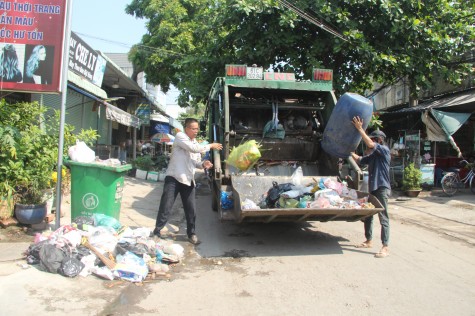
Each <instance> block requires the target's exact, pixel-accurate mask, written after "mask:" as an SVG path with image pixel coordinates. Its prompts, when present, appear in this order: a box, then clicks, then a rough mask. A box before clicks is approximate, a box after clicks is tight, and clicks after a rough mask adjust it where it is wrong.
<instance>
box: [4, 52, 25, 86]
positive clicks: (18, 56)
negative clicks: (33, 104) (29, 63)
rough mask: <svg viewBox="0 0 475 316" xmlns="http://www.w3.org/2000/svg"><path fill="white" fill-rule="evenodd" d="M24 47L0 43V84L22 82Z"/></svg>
mask: <svg viewBox="0 0 475 316" xmlns="http://www.w3.org/2000/svg"><path fill="white" fill-rule="evenodd" d="M24 60H25V45H23V44H13V43H0V82H1V83H2V84H3V83H4V82H23V64H24Z"/></svg>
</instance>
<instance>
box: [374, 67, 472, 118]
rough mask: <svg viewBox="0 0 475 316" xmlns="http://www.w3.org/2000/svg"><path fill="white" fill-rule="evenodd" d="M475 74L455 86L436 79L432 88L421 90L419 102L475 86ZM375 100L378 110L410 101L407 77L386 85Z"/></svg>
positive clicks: (376, 86)
mask: <svg viewBox="0 0 475 316" xmlns="http://www.w3.org/2000/svg"><path fill="white" fill-rule="evenodd" d="M474 79H475V75H474V76H473V77H470V78H468V79H467V80H465V81H464V82H463V83H462V84H461V85H458V86H453V85H450V84H448V83H446V82H444V81H443V80H442V79H439V80H436V83H435V84H434V86H433V87H431V88H430V89H427V90H424V91H421V93H420V94H419V103H420V102H421V101H422V100H426V99H430V98H432V97H434V96H438V95H443V94H447V93H451V92H457V91H463V90H466V89H469V88H473V87H475V83H474ZM379 87H381V84H375V88H374V90H377V89H378V88H379ZM373 102H374V105H375V109H376V111H382V110H387V109H389V108H391V107H394V106H398V105H403V104H408V103H409V85H408V81H407V79H403V80H401V81H399V82H397V83H396V84H394V85H391V86H388V87H385V88H384V89H382V90H381V91H379V92H378V93H377V94H376V95H375V96H374V97H373Z"/></svg>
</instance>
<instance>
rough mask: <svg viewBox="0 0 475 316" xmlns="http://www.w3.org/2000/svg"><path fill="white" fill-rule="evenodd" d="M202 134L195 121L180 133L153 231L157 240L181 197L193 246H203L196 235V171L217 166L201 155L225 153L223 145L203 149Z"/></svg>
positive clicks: (208, 146)
mask: <svg viewBox="0 0 475 316" xmlns="http://www.w3.org/2000/svg"><path fill="white" fill-rule="evenodd" d="M199 130H200V129H199V124H198V121H197V120H196V119H194V118H187V119H186V120H185V132H184V133H182V132H179V133H177V134H176V136H175V140H174V142H173V147H172V154H171V157H170V162H169V164H168V169H167V173H166V177H165V185H164V187H163V194H162V198H161V200H160V207H159V209H158V214H157V221H156V223H155V229H154V230H153V234H154V235H155V236H158V237H161V235H160V230H161V229H162V228H163V227H164V226H165V225H166V224H167V222H168V219H169V217H170V214H171V211H172V207H173V204H174V203H175V200H176V197H177V195H178V193H180V196H181V201H182V203H183V208H184V211H185V217H186V234H187V235H188V240H189V242H191V243H192V244H194V245H196V244H198V243H200V241H199V240H198V237H197V236H196V234H195V219H196V214H195V186H196V185H195V179H194V177H195V168H199V169H203V168H204V169H209V168H212V167H213V164H212V163H211V162H210V161H209V160H203V161H202V160H201V153H204V152H207V151H209V150H210V149H217V150H221V149H223V145H221V144H219V143H212V144H208V145H200V144H199V143H198V142H197V141H196V136H197V135H198V132H199Z"/></svg>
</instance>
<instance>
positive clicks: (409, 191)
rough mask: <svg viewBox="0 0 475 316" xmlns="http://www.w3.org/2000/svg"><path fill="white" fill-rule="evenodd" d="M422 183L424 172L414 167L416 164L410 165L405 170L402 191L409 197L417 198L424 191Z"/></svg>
mask: <svg viewBox="0 0 475 316" xmlns="http://www.w3.org/2000/svg"><path fill="white" fill-rule="evenodd" d="M421 182H422V172H421V171H420V170H419V169H417V168H416V167H415V166H414V163H410V164H409V165H408V166H407V167H405V168H404V174H403V179H402V189H403V190H404V191H405V192H406V195H407V196H410V197H417V196H418V195H419V193H420V192H421V191H422V187H421Z"/></svg>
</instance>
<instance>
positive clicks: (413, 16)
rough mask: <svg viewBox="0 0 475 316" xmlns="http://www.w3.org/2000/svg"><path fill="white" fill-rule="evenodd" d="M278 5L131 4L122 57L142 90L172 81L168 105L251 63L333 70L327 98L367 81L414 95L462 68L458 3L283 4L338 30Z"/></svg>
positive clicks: (468, 45)
mask: <svg viewBox="0 0 475 316" xmlns="http://www.w3.org/2000/svg"><path fill="white" fill-rule="evenodd" d="M283 3H284V1H282V0H154V1H151V0H133V1H132V2H131V4H130V5H128V6H127V8H126V12H127V13H129V14H132V15H135V16H136V17H138V18H146V19H148V20H149V22H148V24H147V28H148V33H147V34H145V35H144V36H143V38H142V42H141V43H140V44H139V45H137V46H136V47H134V48H133V49H132V50H131V52H130V58H131V60H132V61H133V62H134V63H135V64H136V65H137V66H138V67H140V69H143V70H144V71H145V72H146V73H147V80H148V81H149V82H150V83H155V84H160V85H161V86H162V87H164V91H165V92H166V90H167V89H168V87H169V86H170V84H174V85H175V86H176V87H177V88H178V89H179V90H180V91H181V94H180V97H179V99H178V103H179V104H180V105H181V106H187V105H189V104H190V102H191V104H194V103H197V102H203V101H205V100H206V99H207V97H208V91H209V89H210V87H211V86H212V84H213V82H214V79H215V78H216V77H217V76H222V75H224V65H225V64H248V65H250V64H258V65H260V66H263V67H264V68H265V69H267V68H272V69H276V70H282V71H287V72H290V71H293V72H294V73H295V74H296V76H297V77H298V78H302V79H304V78H310V74H311V71H312V68H314V67H317V68H330V69H333V71H334V83H335V89H336V91H337V94H341V93H343V92H345V91H354V92H360V93H362V92H363V91H364V90H367V89H372V83H373V82H374V81H378V82H381V83H388V84H390V83H393V82H396V81H397V80H399V79H401V78H408V79H409V81H410V92H411V95H412V96H416V95H417V92H418V91H419V89H421V88H427V87H429V86H430V85H431V83H432V82H433V81H434V80H433V79H434V77H433V76H434V75H436V74H438V75H440V76H442V77H443V78H444V79H445V80H446V81H447V82H449V83H452V84H457V83H460V82H461V81H462V80H463V79H464V78H466V77H467V76H468V75H469V74H470V72H472V73H473V70H472V69H471V65H470V64H469V63H466V62H464V61H463V57H462V56H463V54H464V53H466V52H469V51H471V50H473V48H474V44H475V41H474V40H475V28H474V27H473V25H474V24H475V6H474V5H473V2H471V1H464V0H454V1H449V0H425V1H420V0H419V1H416V0H328V1H327V0H325V1H323V0H295V1H292V4H293V5H294V6H295V7H296V8H299V9H301V10H303V11H304V12H305V13H306V14H307V16H313V17H316V18H318V19H320V20H322V21H324V23H326V24H327V25H331V26H332V27H333V28H334V29H336V30H338V31H339V32H340V33H342V34H343V35H344V36H345V37H346V39H347V41H345V40H343V39H341V38H338V37H335V36H334V35H332V34H330V33H328V32H326V31H325V30H323V29H322V28H319V27H318V26H316V25H315V24H312V23H310V22H309V21H307V20H306V19H303V18H301V17H300V16H299V15H297V14H296V12H295V11H292V10H290V9H288V8H286V7H284V6H282V4H283Z"/></svg>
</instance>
